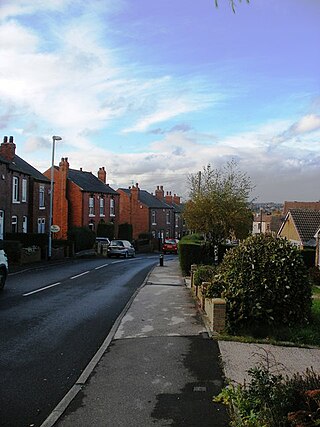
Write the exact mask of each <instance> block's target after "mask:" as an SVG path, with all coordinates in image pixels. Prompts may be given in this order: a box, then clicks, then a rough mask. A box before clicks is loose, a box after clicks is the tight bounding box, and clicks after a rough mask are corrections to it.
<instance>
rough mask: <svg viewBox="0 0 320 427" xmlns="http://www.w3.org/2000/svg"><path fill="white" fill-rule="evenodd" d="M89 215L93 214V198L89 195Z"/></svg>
mask: <svg viewBox="0 0 320 427" xmlns="http://www.w3.org/2000/svg"><path fill="white" fill-rule="evenodd" d="M89 216H94V198H93V197H89Z"/></svg>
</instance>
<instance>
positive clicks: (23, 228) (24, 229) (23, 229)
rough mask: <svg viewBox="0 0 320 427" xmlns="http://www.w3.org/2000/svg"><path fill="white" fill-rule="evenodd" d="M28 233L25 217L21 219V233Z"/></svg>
mask: <svg viewBox="0 0 320 427" xmlns="http://www.w3.org/2000/svg"><path fill="white" fill-rule="evenodd" d="M27 232H28V218H27V217H26V216H24V217H22V233H27Z"/></svg>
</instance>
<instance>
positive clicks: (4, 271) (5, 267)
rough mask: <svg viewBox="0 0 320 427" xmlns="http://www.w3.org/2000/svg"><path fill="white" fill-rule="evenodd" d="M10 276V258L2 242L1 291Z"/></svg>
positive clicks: (0, 246)
mask: <svg viewBox="0 0 320 427" xmlns="http://www.w3.org/2000/svg"><path fill="white" fill-rule="evenodd" d="M7 276H8V258H7V255H6V253H5V251H4V249H3V245H2V242H0V291H2V289H3V288H4V285H5V283H6V279H7Z"/></svg>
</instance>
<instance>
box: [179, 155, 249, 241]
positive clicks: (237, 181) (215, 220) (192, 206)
mask: <svg viewBox="0 0 320 427" xmlns="http://www.w3.org/2000/svg"><path fill="white" fill-rule="evenodd" d="M189 184H190V200H189V201H188V202H187V203H186V207H185V211H184V219H185V221H186V223H187V226H188V228H189V229H190V230H194V231H196V232H199V233H203V234H204V235H205V237H206V239H208V240H209V241H210V242H211V243H212V244H213V245H218V244H219V243H221V242H222V241H224V240H225V239H227V238H230V239H236V238H244V237H246V236H247V235H248V234H249V232H250V230H251V226H252V213H251V211H250V209H249V201H248V200H249V195H250V192H251V190H252V188H253V187H252V184H251V180H250V178H249V176H248V175H247V174H246V173H244V172H241V171H240V170H239V168H238V165H237V163H236V162H235V161H231V162H228V163H227V164H226V166H224V167H223V168H222V169H213V168H212V167H211V165H210V164H208V165H207V166H206V167H204V168H203V171H202V172H199V173H197V174H191V175H190V176H189Z"/></svg>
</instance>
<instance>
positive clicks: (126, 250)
mask: <svg viewBox="0 0 320 427" xmlns="http://www.w3.org/2000/svg"><path fill="white" fill-rule="evenodd" d="M113 256H115V257H118V258H119V257H121V256H123V257H124V258H129V257H132V258H134V257H135V256H136V251H135V249H134V247H133V246H132V244H131V243H130V242H129V241H128V240H111V242H110V245H109V246H108V257H110V258H111V257H113Z"/></svg>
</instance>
